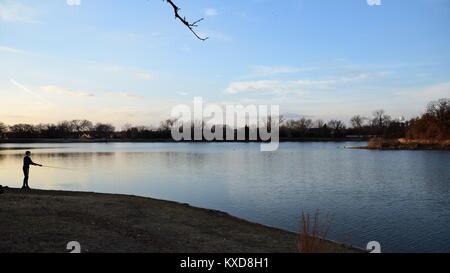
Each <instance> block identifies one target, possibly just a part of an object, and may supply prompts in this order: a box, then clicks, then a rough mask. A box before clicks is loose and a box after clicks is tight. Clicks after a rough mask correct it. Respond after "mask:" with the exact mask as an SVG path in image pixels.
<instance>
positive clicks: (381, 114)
mask: <svg viewBox="0 0 450 273" xmlns="http://www.w3.org/2000/svg"><path fill="white" fill-rule="evenodd" d="M372 115H373V119H372V125H373V126H376V127H378V128H382V127H385V126H389V123H390V122H391V116H389V115H388V114H386V111H384V110H382V109H381V110H376V111H374V112H373V114H372Z"/></svg>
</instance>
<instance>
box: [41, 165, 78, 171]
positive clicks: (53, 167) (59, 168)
mask: <svg viewBox="0 0 450 273" xmlns="http://www.w3.org/2000/svg"><path fill="white" fill-rule="evenodd" d="M42 167H44V168H50V169H58V170H66V171H73V169H69V168H62V167H55V166H46V165H42Z"/></svg>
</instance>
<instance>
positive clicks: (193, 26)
mask: <svg viewBox="0 0 450 273" xmlns="http://www.w3.org/2000/svg"><path fill="white" fill-rule="evenodd" d="M163 1H166V2H167V3H169V5H171V6H172V8H173V12H174V13H175V18H176V19H179V20H180V21H181V22H182V23H183V24H184V25H185V26H186V27H187V28H189V30H190V31H191V32H192V33H194V35H195V37H197V38H198V39H199V40H201V41H206V40H208V38H209V37H205V38H202V37H200V36H199V35H198V34H197V33H196V32H195V30H194V28H195V27H198V25H197V24H198V23H200V22H201V21H203V20H204V18H201V19H200V20H197V21H195V22H193V23H189V21H188V20H187V19H186V17H181V16H180V14H179V13H178V12H179V11H180V8H179V7H178V6H177V5H175V4H174V3H173V2H172V0H163Z"/></svg>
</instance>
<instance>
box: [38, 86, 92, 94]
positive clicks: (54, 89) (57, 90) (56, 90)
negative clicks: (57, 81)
mask: <svg viewBox="0 0 450 273" xmlns="http://www.w3.org/2000/svg"><path fill="white" fill-rule="evenodd" d="M41 90H42V91H44V92H46V93H49V94H57V95H66V96H74V97H95V95H94V94H92V93H89V92H86V91H75V90H70V89H68V88H65V87H61V86H55V85H48V86H43V87H41Z"/></svg>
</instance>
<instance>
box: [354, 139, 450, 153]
mask: <svg viewBox="0 0 450 273" xmlns="http://www.w3.org/2000/svg"><path fill="white" fill-rule="evenodd" d="M349 149H356V150H379V151H449V150H450V140H440V141H438V140H419V139H406V138H400V139H384V138H375V139H371V140H370V141H369V143H368V145H367V146H363V147H349Z"/></svg>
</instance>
